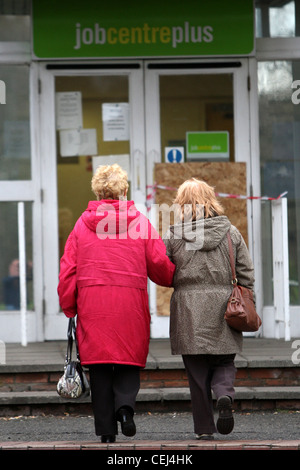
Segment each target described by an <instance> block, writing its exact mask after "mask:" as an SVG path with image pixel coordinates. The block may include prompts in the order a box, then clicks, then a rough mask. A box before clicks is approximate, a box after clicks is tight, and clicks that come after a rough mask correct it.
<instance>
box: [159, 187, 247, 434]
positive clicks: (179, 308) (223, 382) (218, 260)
mask: <svg viewBox="0 0 300 470" xmlns="http://www.w3.org/2000/svg"><path fill="white" fill-rule="evenodd" d="M174 207H175V212H176V210H177V212H179V223H176V222H177V220H175V225H173V226H171V227H170V228H169V230H168V232H167V233H166V234H165V236H164V242H165V244H166V247H167V254H168V256H169V258H170V260H171V261H172V262H173V263H174V264H175V265H176V271H175V275H174V279H173V287H174V292H173V294H172V297H171V306H170V341H171V348H172V354H181V355H182V357H183V361H184V364H185V368H186V371H187V376H188V380H189V386H190V392H191V402H192V410H193V420H194V429H195V433H196V437H197V439H213V434H214V433H215V432H217V431H218V432H219V433H221V434H228V433H230V432H231V431H232V429H233V426H234V421H233V415H232V403H233V400H234V380H235V374H236V369H235V366H234V358H235V355H236V353H239V352H240V351H241V349H242V339H243V337H242V333H240V332H237V331H235V330H233V329H232V328H230V327H229V326H228V325H227V323H226V321H225V320H224V313H225V310H226V305H227V301H228V299H229V296H230V294H231V291H232V284H231V269H230V259H229V250H228V241H227V236H226V234H227V232H228V230H229V231H230V235H231V239H232V244H233V250H234V255H235V260H236V275H237V279H238V282H239V284H241V285H243V286H245V287H248V288H250V289H251V290H253V285H254V270H253V264H252V261H251V258H250V255H249V252H248V249H247V246H246V244H245V242H244V240H243V237H242V235H241V234H240V232H239V231H238V229H237V228H236V227H234V226H233V225H231V223H230V221H229V219H228V218H227V217H226V216H225V215H224V211H223V208H222V206H221V205H220V204H219V202H218V201H217V199H216V197H215V193H214V189H213V188H212V187H211V186H209V185H208V184H207V183H205V182H203V181H199V180H196V179H195V178H193V179H191V180H188V181H186V182H185V183H183V184H182V185H181V186H180V188H179V189H178V192H177V196H176V199H175V201H174ZM211 390H213V392H214V394H215V396H216V399H217V409H218V411H219V417H218V421H217V429H216V426H215V423H214V416H213V405H212V394H211Z"/></svg>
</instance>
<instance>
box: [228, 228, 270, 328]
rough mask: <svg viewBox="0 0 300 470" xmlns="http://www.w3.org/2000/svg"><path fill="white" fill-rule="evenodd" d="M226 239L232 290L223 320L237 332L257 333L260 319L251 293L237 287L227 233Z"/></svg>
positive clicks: (229, 239)
mask: <svg viewBox="0 0 300 470" xmlns="http://www.w3.org/2000/svg"><path fill="white" fill-rule="evenodd" d="M227 238H228V247H229V256H230V265H231V272H232V281H231V282H232V285H233V290H232V293H231V296H230V297H229V300H228V302H227V309H226V312H225V316H224V318H225V320H226V322H227V324H228V325H229V326H230V327H231V328H233V329H235V330H237V331H257V330H258V329H259V327H260V326H261V319H260V317H259V315H258V314H257V312H256V309H255V304H254V299H253V292H252V291H251V290H250V289H248V288H247V287H243V286H240V285H238V280H237V278H236V273H235V262H234V256H233V249H232V242H231V237H230V233H229V232H227Z"/></svg>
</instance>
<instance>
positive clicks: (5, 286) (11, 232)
mask: <svg viewBox="0 0 300 470" xmlns="http://www.w3.org/2000/svg"><path fill="white" fill-rule="evenodd" d="M25 236H26V263H27V269H26V279H27V307H28V310H33V282H32V277H33V273H32V204H31V203H25ZM0 257H1V263H0V277H1V283H0V310H20V279H19V253H18V203H17V202H1V203H0Z"/></svg>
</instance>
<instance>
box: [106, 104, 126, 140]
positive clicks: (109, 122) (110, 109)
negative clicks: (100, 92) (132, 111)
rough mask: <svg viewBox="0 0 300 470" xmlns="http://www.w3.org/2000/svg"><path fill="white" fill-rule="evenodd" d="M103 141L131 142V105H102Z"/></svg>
mask: <svg viewBox="0 0 300 470" xmlns="http://www.w3.org/2000/svg"><path fill="white" fill-rule="evenodd" d="M102 122H103V140H104V141H111V140H129V104H128V103H103V104H102Z"/></svg>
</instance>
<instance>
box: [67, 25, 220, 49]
mask: <svg viewBox="0 0 300 470" xmlns="http://www.w3.org/2000/svg"><path fill="white" fill-rule="evenodd" d="M213 39H214V36H213V27H212V26H208V25H206V26H191V25H190V23H189V22H188V21H185V22H184V25H183V26H173V27H169V26H160V27H154V26H149V25H148V24H147V23H144V25H143V26H136V27H130V28H127V27H121V28H115V27H110V28H102V27H100V26H99V24H98V23H95V24H94V26H93V27H92V28H81V24H80V23H76V32H75V46H74V49H80V48H81V47H82V45H91V44H100V45H102V44H110V45H114V44H156V43H162V44H167V43H171V44H172V47H173V48H176V47H177V45H178V44H182V43H197V42H212V41H213Z"/></svg>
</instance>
